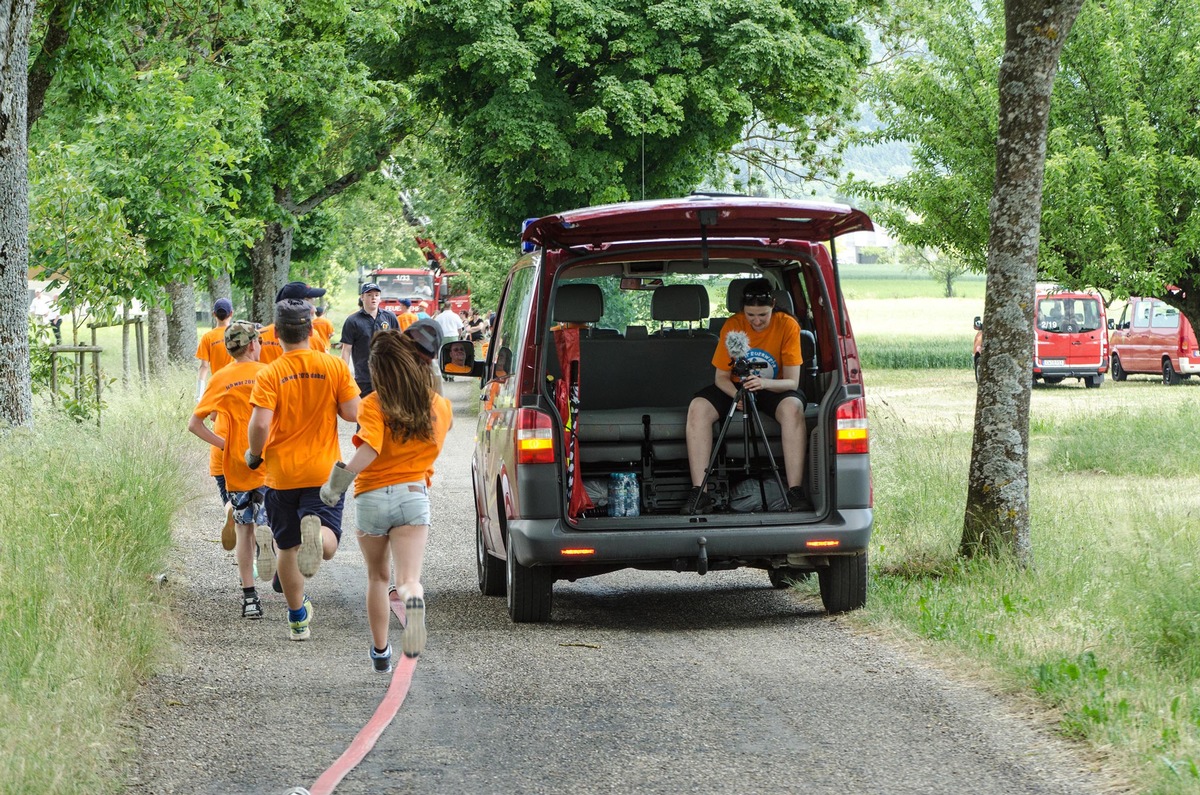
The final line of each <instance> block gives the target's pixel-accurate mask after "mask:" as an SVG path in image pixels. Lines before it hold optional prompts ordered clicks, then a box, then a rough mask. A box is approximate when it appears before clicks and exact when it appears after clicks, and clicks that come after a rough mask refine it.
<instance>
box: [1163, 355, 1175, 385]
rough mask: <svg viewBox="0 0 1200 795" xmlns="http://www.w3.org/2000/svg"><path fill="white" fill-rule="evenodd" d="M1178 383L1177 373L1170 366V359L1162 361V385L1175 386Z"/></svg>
mask: <svg viewBox="0 0 1200 795" xmlns="http://www.w3.org/2000/svg"><path fill="white" fill-rule="evenodd" d="M1178 383H1179V373H1177V372H1175V368H1174V367H1172V366H1171V360H1170V359H1163V385H1164V386H1175V385H1177V384H1178Z"/></svg>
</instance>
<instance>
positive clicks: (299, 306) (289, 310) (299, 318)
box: [275, 298, 313, 326]
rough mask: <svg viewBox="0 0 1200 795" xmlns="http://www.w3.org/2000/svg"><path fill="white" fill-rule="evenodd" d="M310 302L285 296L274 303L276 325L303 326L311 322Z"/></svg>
mask: <svg viewBox="0 0 1200 795" xmlns="http://www.w3.org/2000/svg"><path fill="white" fill-rule="evenodd" d="M312 316H313V308H312V304H310V303H308V302H307V301H302V300H300V299H298V298H285V299H283V300H282V301H280V302H279V303H277V304H275V325H276V326H303V325H306V324H311V323H312Z"/></svg>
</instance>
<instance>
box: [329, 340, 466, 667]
mask: <svg viewBox="0 0 1200 795" xmlns="http://www.w3.org/2000/svg"><path fill="white" fill-rule="evenodd" d="M368 365H369V367H370V368H371V380H372V382H373V383H374V384H375V385H376V390H375V391H374V392H372V393H371V394H370V395H368V396H367V397H366V398H364V399H363V402H362V406H361V407H360V410H359V413H358V423H359V430H358V433H357V434H355V436H354V444H355V445H356V446H357V447H358V450H357V451H356V452H355V453H354V457H353V458H351V459H350V461H349V463H346V464H342V463H341V462H340V461H339V462H338V463H337V464H335V465H334V467H333V469H332V470H331V471H330V474H329V482H328V483H326V485H325V487H324V488H322V489H321V499H322V500H323V501H324V502H325V503H326V504H327V505H332V504H336V503H337V502H338V501H339V500H341V499H342V498H343V494H344V492H345V491H346V489H347V488H349V486H350V483H351V481H353V480H354V479H355V476H356V475H357V476H358V478H357V479H358V482H357V483H356V484H355V489H354V507H355V512H356V515H357V517H358V546H359V548H360V549H361V550H362V554H363V559H364V560H365V561H366V563H367V620H368V622H369V623H370V625H371V642H372V647H371V654H370V656H371V661H372V664H373V665H374V666H375V670H376V671H378V672H380V673H387V672H388V671H390V670H392V662H391V660H392V647H391V644H389V643H388V572H389V570H390V568H391V558H393V557H394V558H395V560H396V587H397V590H398V591H399V592H400V597H401V598H402V599H403V600H404V613H405V624H404V637H403V640H402V641H401V645H400V647H401V649H402V650H403V652H404V655H405V656H406V657H416V656H417V655H419V654H420V653H421V652H422V651H423V650H424V648H425V589H424V587H423V586H422V585H421V567H422V563H423V561H424V557H425V543H426V541H427V540H428V538H429V521H430V516H429V490H428V488H429V483H430V478H431V477H432V475H433V462H434V460H435V459H436V458H437V457H438V454H439V453H440V452H441V450H442V446H443V445H444V444H445V442H446V433H447V432H448V431H449V430H450V426H451V425H452V424H453V422H454V418H453V411H452V409H451V406H450V401H449V400H448V399H446V398H445V397H442V396H441V395H439V394H437V392H436V391H434V389H433V384H432V383H431V382H430V380H429V377H428V373H429V366H428V364H426V361H425V358H424V356H423V355H422V353H421V352H420V351H419V350H418V346H417V344H416V342H415V341H414V340H413V339H412V338H411V337H409V336H407V335H405V334H403V333H397V332H395V331H380V332H378V333H376V334H375V336H374V337H372V338H371V352H370V357H369V359H368Z"/></svg>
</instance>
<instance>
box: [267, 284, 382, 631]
mask: <svg viewBox="0 0 1200 795" xmlns="http://www.w3.org/2000/svg"><path fill="white" fill-rule="evenodd" d="M312 316H313V307H312V305H311V304H309V303H308V302H307V301H305V300H303V299H285V300H282V301H280V302H279V303H277V304H276V305H275V329H276V332H277V333H278V335H279V341H280V343H281V344H282V346H283V355H282V356H280V357H279V358H278V359H276V360H275V361H274V362H272V363H271V364H270V365H268V366H266V367H264V368H263V369H262V370H261V371H259V374H258V378H257V379H256V381H255V384H254V391H253V392H252V393H251V395H250V403H251V405H252V406H253V407H254V408H253V411H252V412H251V415H250V424H249V428H248V441H249V445H248V446H247V448H246V455H245V460H246V464H247V465H248V466H249V467H250V468H251V469H257V468H258V467H259V466H260V465H262V466H264V468H265V478H264V482H265V484H266V487H267V497H266V504H267V518H268V520H269V521H270V525H271V531H272V533H273V534H274V536H275V547H276V549H277V550H278V572H277V573H278V579H279V584H280V587H281V589H282V591H283V595H284V598H285V599H286V600H287V605H288V624H289V630H290V637H291V639H292V640H307V639H308V637H309V622H310V621H311V619H312V602H311V601H310V600H309V598H308V596H307V595H306V594H305V592H304V578H305V577H311V576H313V574H315V573H316V571H317V567H318V566H319V565H320V563H321V561H322V560H329V559H331V558H332V557H333V556H334V554H335V553H336V552H337V548H338V543H339V542H340V540H341V537H342V508H343V501H341V500H339V501H338V503H337V504H336V505H333V506H328V505H326V504H325V503H324V502H322V501H321V496H320V491H321V486H322V485H324V484H325V480H326V478H327V477H328V475H329V470H330V469H331V468H332V467H333V465H334V463H335V462H337V460H338V459H339V458H340V456H341V449H340V447H339V445H338V423H337V420H338V417H341V418H342V419H343V420H346V421H347V422H354V421H355V420H357V419H358V403H359V398H358V386H357V385H356V384H355V383H354V379H353V378H352V377H351V375H350V369H349V368H348V367H346V363H345V362H343V361H342V360H341V359H339V358H336V357H334V356H326V355H324V354H323V353H321V352H318V351H314V350H312V349H311V348H310V347H309V339H310V337H311V336H312ZM264 461H265V463H264Z"/></svg>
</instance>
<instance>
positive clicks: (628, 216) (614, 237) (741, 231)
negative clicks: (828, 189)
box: [522, 195, 874, 249]
mask: <svg viewBox="0 0 1200 795" xmlns="http://www.w3.org/2000/svg"><path fill="white" fill-rule="evenodd" d="M872 229H874V226H872V224H871V219H870V218H868V217H867V215H866V214H865V213H863V212H862V211H860V210H856V209H854V208H853V207H849V206H846V205H844V204H828V203H824V202H808V201H793V200H787V199H755V198H749V197H744V196H706V195H697V196H693V197H690V198H687V199H670V200H662V201H642V202H627V203H624V204H609V205H604V206H601V207H587V208H584V209H581V210H571V211H568V212H565V213H558V214H556V215H547V216H545V217H544V218H539V219H537V220H536V221H534V222H533V223H531V224H530V225H529V226H528V227H526V229H525V232H524V234H523V235H522V239H523V240H524V241H526V242H529V243H533V244H534V245H536V246H540V247H542V248H564V249H569V248H576V247H585V248H602V247H604V246H607V245H611V244H616V243H626V242H644V241H651V240H701V239H702V238H703V239H707V240H709V241H712V240H731V239H739V238H740V239H747V238H749V239H755V240H766V241H777V240H806V241H810V242H828V241H830V240H832V239H833V238H835V237H837V236H839V235H844V234H848V233H850V232H862V231H871V230H872Z"/></svg>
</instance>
